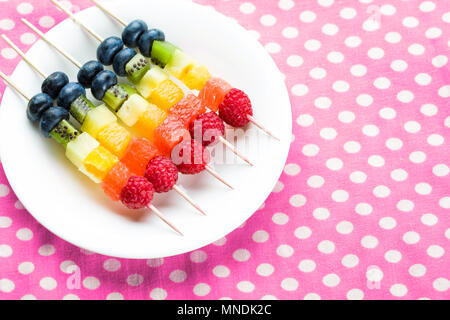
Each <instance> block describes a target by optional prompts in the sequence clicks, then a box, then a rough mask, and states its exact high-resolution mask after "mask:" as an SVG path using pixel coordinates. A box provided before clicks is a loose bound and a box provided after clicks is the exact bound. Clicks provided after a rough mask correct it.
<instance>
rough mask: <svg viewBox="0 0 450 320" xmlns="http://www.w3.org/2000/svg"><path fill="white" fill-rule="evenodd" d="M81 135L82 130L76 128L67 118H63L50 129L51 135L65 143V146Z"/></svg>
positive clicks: (62, 143) (60, 142)
mask: <svg viewBox="0 0 450 320" xmlns="http://www.w3.org/2000/svg"><path fill="white" fill-rule="evenodd" d="M79 135H80V132H79V131H78V130H77V129H75V128H74V127H73V126H72V125H71V124H70V123H69V122H68V121H67V120H62V121H61V122H60V123H58V125H57V126H56V127H55V128H54V129H53V130H52V131H50V137H52V138H53V139H54V140H55V141H56V142H58V143H59V144H61V145H63V146H64V148H66V147H67V144H68V143H69V142H70V141H72V140H75V139H76V138H77V137H78V136H79Z"/></svg>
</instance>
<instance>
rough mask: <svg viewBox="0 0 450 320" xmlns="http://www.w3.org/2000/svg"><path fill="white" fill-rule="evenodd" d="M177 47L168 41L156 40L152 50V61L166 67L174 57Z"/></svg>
mask: <svg viewBox="0 0 450 320" xmlns="http://www.w3.org/2000/svg"><path fill="white" fill-rule="evenodd" d="M176 48H177V47H176V46H174V45H173V44H171V43H170V42H167V41H154V42H153V46H152V50H151V58H152V61H153V62H154V63H155V64H157V65H159V66H160V67H162V68H164V67H165V66H166V64H168V63H169V61H170V59H172V55H173V53H174V51H175V49H176Z"/></svg>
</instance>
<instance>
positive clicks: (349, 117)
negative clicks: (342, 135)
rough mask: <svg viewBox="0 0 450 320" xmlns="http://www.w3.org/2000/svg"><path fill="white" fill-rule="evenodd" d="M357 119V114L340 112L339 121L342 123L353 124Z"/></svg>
mask: <svg viewBox="0 0 450 320" xmlns="http://www.w3.org/2000/svg"><path fill="white" fill-rule="evenodd" d="M355 118H356V116H355V114H354V113H353V112H351V111H347V110H346V111H342V112H340V113H339V115H338V119H339V121H341V122H342V123H352V122H353V121H355Z"/></svg>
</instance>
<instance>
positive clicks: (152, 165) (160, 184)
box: [145, 156, 178, 193]
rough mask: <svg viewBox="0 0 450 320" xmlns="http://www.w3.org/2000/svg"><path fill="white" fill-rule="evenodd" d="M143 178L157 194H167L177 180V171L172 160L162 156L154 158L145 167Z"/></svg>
mask: <svg viewBox="0 0 450 320" xmlns="http://www.w3.org/2000/svg"><path fill="white" fill-rule="evenodd" d="M145 178H146V179H147V180H148V181H150V182H151V183H152V185H153V187H154V188H155V191H156V192H158V193H164V192H168V191H170V190H172V189H173V186H174V185H175V184H176V183H177V180H178V170H177V167H176V166H175V165H174V164H173V162H172V160H170V159H169V158H167V157H164V156H157V157H154V158H153V159H152V160H150V162H149V163H148V165H147V170H146V171H145Z"/></svg>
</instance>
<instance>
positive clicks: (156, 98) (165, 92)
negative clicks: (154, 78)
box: [150, 79, 184, 111]
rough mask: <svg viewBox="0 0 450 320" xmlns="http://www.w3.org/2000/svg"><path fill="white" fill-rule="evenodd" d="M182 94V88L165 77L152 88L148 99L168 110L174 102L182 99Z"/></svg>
mask: <svg viewBox="0 0 450 320" xmlns="http://www.w3.org/2000/svg"><path fill="white" fill-rule="evenodd" d="M183 96H184V94H183V90H181V89H180V87H178V86H177V85H176V84H175V83H174V82H173V81H172V80H169V79H167V80H164V81H163V82H161V83H160V84H159V86H158V87H156V88H155V89H154V90H153V92H152V94H151V96H150V100H151V102H153V103H154V104H156V105H157V106H158V107H159V108H161V109H163V110H165V111H168V110H169V109H170V108H171V107H172V106H173V105H174V104H175V103H177V102H178V101H180V100H181V99H183Z"/></svg>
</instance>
